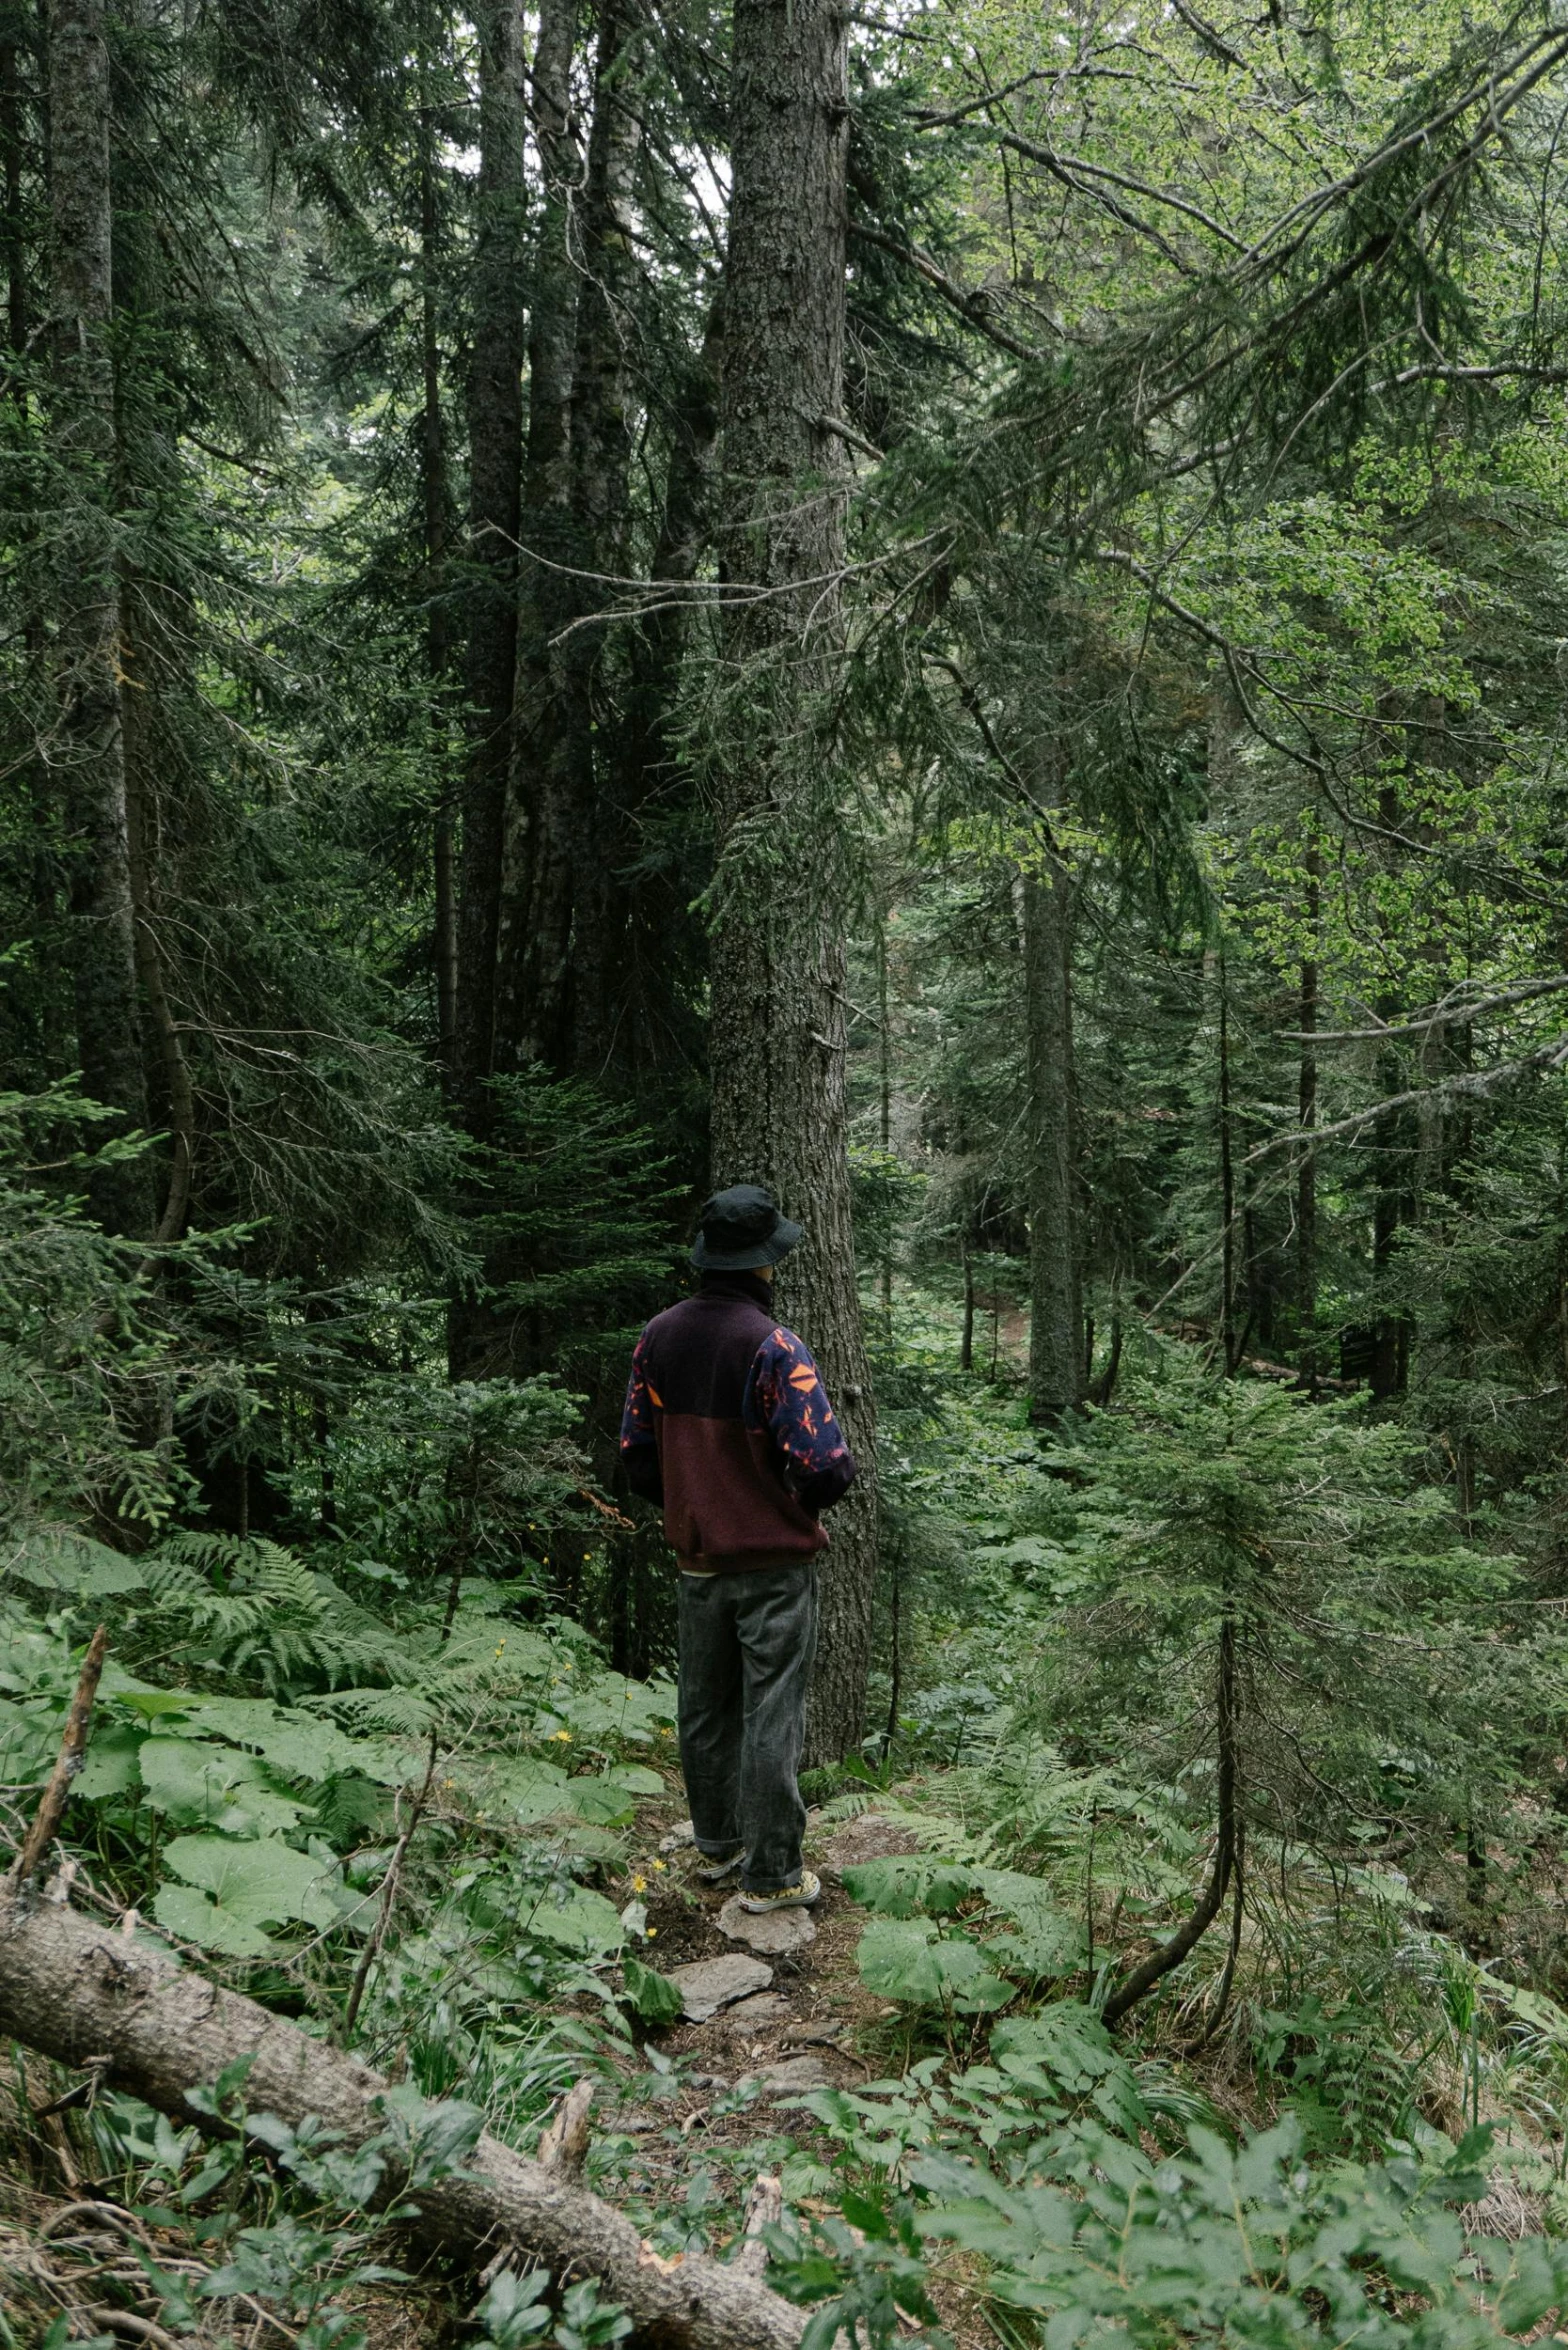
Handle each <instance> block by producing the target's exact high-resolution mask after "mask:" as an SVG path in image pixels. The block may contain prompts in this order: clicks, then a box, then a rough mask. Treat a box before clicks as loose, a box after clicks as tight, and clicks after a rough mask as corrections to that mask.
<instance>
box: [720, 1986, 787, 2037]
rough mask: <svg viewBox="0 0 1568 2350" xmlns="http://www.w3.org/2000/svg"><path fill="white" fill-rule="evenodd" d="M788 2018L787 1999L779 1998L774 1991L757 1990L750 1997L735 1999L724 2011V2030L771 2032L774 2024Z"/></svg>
mask: <svg viewBox="0 0 1568 2350" xmlns="http://www.w3.org/2000/svg"><path fill="white" fill-rule="evenodd" d="M788 2020H789V2001H788V2000H787V1999H781V1998H780V1997H779V1995H778V1993H777V1992H776V1991H758V1992H755V1993H754V1994H753V1995H752V1997H751V1998H750V1999H740V2000H737V2001H736V2003H735V2005H734V2006H733V2007H730V2008H726V2009H725V2011H724V2029H725V2030H726V2032H738V2033H749V2032H771V2031H772V2029H773V2027H774V2025H775V2024H782V2023H787V2022H788Z"/></svg>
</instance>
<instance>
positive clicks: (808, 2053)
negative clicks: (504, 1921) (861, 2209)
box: [639, 1813, 915, 2137]
mask: <svg viewBox="0 0 1568 2350" xmlns="http://www.w3.org/2000/svg"><path fill="white" fill-rule="evenodd" d="M670 1824H671V1823H664V1825H665V1826H666V1829H667V1828H668V1826H669V1825H670ZM914 1849H915V1844H914V1839H913V1838H912V1837H911V1836H910V1835H909V1834H908V1832H907V1830H905V1829H903V1828H901V1827H899V1826H897V1825H896V1824H895V1823H894V1822H893V1821H891V1820H884V1819H880V1818H878V1817H877V1816H876V1815H875V1814H874V1813H873V1814H868V1815H866V1816H865V1817H863V1818H861V1819H858V1820H853V1821H850V1822H848V1823H845V1824H840V1825H838V1826H836V1827H826V1826H824V1825H823V1824H822V1822H821V1821H820V1819H819V1818H818V1817H817V1816H816V1815H815V1814H813V1815H812V1817H811V1820H810V1822H809V1824H808V1828H807V1835H806V1863H807V1866H808V1867H810V1868H812V1869H814V1870H815V1871H816V1873H817V1875H818V1876H819V1877H820V1878H821V1880H822V1898H821V1900H820V1901H819V1902H818V1903H817V1904H816V1906H815V1908H814V1909H812V1910H811V1911H809V1912H807V1913H800V1912H796V1913H793V1914H794V1915H795V1916H801V1915H806V1916H809V1919H810V1925H811V1928H812V1929H813V1933H812V1938H811V1939H810V1940H807V1941H804V1942H803V1943H802V1944H801V1945H800V1947H798V1948H797V1949H793V1950H767V1949H764V1950H761V1951H759V1952H757V1953H756V1955H757V1957H758V1959H759V1961H760V1963H761V1965H764V1966H766V1967H768V1968H770V1969H771V1970H772V1980H771V1982H770V1983H768V1984H766V1985H765V1986H764V1987H761V1988H759V1989H758V1990H756V1991H754V1992H753V1993H752V1994H751V1995H750V1996H747V1997H742V1998H739V1999H735V2000H733V2001H731V2002H728V2003H726V2004H725V2005H724V2006H723V2007H721V2008H720V2009H719V2011H718V2012H717V2013H716V2014H714V2015H713V2016H711V2017H709V2018H708V2019H707V2020H706V2021H704V2022H701V2023H690V2022H682V2023H679V2024H675V2025H672V2026H670V2027H669V2028H668V2029H667V2030H665V2031H662V2032H658V2033H656V2034H654V2035H652V2037H653V2039H654V2041H655V2044H656V2045H657V2046H658V2047H659V2048H660V2049H662V2050H663V2051H664V2053H665V2054H666V2055H669V2056H683V2057H687V2058H690V2059H694V2060H696V2061H697V2064H698V2066H699V2067H700V2076H699V2081H698V2085H699V2086H700V2087H702V2088H705V2089H707V2090H709V2091H710V2092H711V2093H712V2094H714V2095H719V2094H722V2092H723V2091H724V2090H726V2089H729V2088H732V2087H734V2086H735V2084H736V2083H738V2082H740V2081H742V2080H745V2079H748V2078H755V2079H758V2080H759V2081H760V2082H761V2084H762V2088H763V2094H764V2096H765V2097H767V2098H772V2097H775V2096H790V2095H798V2094H799V2093H800V2092H801V2091H803V2090H805V2089H809V2088H817V2087H821V2086H824V2085H826V2084H832V2085H835V2086H842V2087H853V2086H854V2085H855V2084H856V2083H857V2082H859V2081H863V2080H865V2079H866V2078H867V2077H868V2074H869V2072H870V2070H871V2066H870V2064H869V2062H868V2060H867V2058H866V2057H865V2055H863V2054H862V2053H861V2052H860V2051H859V2050H858V2049H857V2046H856V2042H857V2039H858V2038H860V2037H861V2036H862V2035H863V2034H864V2033H865V2031H866V2030H867V2027H869V2026H871V2025H874V2024H875V2023H877V2022H879V2021H880V2020H881V2019H882V2018H883V2017H885V2016H887V2015H888V2014H889V2013H890V2012H891V2011H889V2010H888V2009H887V2007H886V2006H885V2005H884V2004H883V2003H882V2002H881V2001H879V2000H877V1999H874V1998H873V1997H872V1996H871V1995H870V1994H869V1993H868V1992H867V1991H866V1989H865V1987H864V1985H863V1984H862V1983H861V1980H860V1977H859V1975H858V1974H857V1972H856V1969H855V1948H856V1945H857V1943H858V1942H859V1940H860V1933H861V1928H862V1927H863V1926H864V1924H865V1922H866V1913H865V1911H864V1910H863V1909H860V1908H858V1907H857V1906H856V1904H855V1903H854V1902H852V1901H851V1900H850V1898H849V1895H848V1894H847V1893H846V1892H845V1890H844V1887H843V1883H842V1878H841V1872H842V1871H843V1870H844V1869H845V1868H848V1867H850V1866H851V1865H852V1864H853V1863H854V1862H856V1861H861V1860H871V1859H873V1858H876V1857H877V1856H878V1855H880V1854H883V1853H889V1852H905V1851H913V1850H914ZM663 1858H664V1861H665V1866H664V1868H663V1870H662V1871H659V1872H657V1873H654V1872H653V1871H652V1870H651V1867H650V1865H649V1864H646V1863H645V1864H643V1865H642V1867H641V1868H640V1870H639V1874H643V1875H645V1876H646V1879H647V1885H648V1891H647V1895H646V1898H647V1901H648V1922H649V1925H650V1926H651V1927H652V1928H653V1929H654V1938H653V1942H652V1946H651V1948H650V1950H649V1953H648V1955H649V1957H650V1958H651V1959H652V1960H653V1962H654V1963H655V1964H656V1965H657V1966H658V1968H659V1970H660V1972H661V1973H663V1974H677V1973H678V1970H680V1969H681V1968H683V1967H687V1966H690V1965H692V1964H693V1963H694V1962H701V1961H704V1960H712V1959H717V1958H721V1957H724V1956H726V1955H728V1954H741V1955H751V1953H750V1952H749V1951H748V1949H747V1945H746V1943H745V1942H743V1941H740V1940H735V1939H732V1938H731V1937H730V1936H729V1935H727V1934H725V1933H724V1932H723V1931H722V1929H721V1927H720V1924H719V1920H720V1916H721V1914H722V1913H723V1912H724V1911H725V1908H726V1904H727V1903H728V1902H729V1901H730V1900H731V1899H732V1897H733V1894H734V1884H733V1882H731V1883H730V1884H728V1885H724V1886H719V1887H709V1886H706V1885H703V1884H701V1883H700V1882H699V1880H698V1878H697V1874H696V1869H697V1855H696V1852H695V1850H694V1849H693V1848H692V1847H691V1846H690V1845H687V1846H685V1847H677V1848H676V1849H674V1850H673V1851H670V1852H668V1853H666V1854H664V1855H663ZM731 1914H732V1916H733V1913H731ZM789 1914H791V1913H786V1915H789ZM777 1922H778V1921H776V1920H771V1919H770V1920H761V1921H745V1923H746V1924H763V1925H765V1926H766V1925H774V1924H776V1923H777ZM758 1939H759V1940H761V1939H763V1937H760V1936H759V1937H758ZM802 2118H804V2117H791V2119H792V2120H794V2121H796V2122H797V2124H798V2121H799V2120H800V2119H802ZM716 2126H717V2127H724V2128H726V2131H727V2134H728V2132H729V2130H730V2129H733V2131H734V2134H738V2135H739V2136H742V2137H745V2136H748V2135H754V2134H755V2129H756V2117H755V2116H754V2115H753V2116H750V2117H748V2116H745V2115H737V2116H734V2117H726V2121H725V2123H724V2124H719V2125H716ZM781 2126H782V2125H781ZM809 2126H810V2125H809V2123H808V2124H807V2127H808V2128H809Z"/></svg>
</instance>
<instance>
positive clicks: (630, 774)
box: [585, 299, 723, 1116]
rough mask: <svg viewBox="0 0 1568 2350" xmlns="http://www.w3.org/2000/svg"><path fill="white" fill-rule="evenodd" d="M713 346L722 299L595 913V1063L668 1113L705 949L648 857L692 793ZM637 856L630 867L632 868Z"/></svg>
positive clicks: (675, 456)
mask: <svg viewBox="0 0 1568 2350" xmlns="http://www.w3.org/2000/svg"><path fill="white" fill-rule="evenodd" d="M722 347H723V304H722V300H721V299H716V300H715V301H714V303H713V304H712V306H711V308H710V310H709V313H708V323H707V329H706V332H705V334H704V337H703V342H702V348H701V350H700V351H699V352H698V353H697V354H696V355H695V356H694V358H693V359H692V361H691V364H690V366H689V368H688V369H687V371H686V376H685V380H684V382H683V383H682V385H681V387H680V391H679V394H678V397H677V400H676V404H675V410H674V415H673V418H672V431H671V442H670V457H669V465H668V469H667V471H666V474H665V482H664V509H663V515H662V518H661V521H660V526H659V537H658V542H657V544H656V545H655V547H654V551H653V578H654V579H655V580H656V581H660V582H663V583H664V585H663V586H662V587H660V588H659V589H658V590H656V600H655V602H654V606H653V609H652V610H651V611H650V612H648V613H647V614H646V615H645V617H644V618H643V619H642V620H641V622H640V623H639V624H638V626H637V628H636V629H635V631H634V632H633V635H632V639H631V645H630V651H629V662H628V667H629V672H630V674H629V677H628V680H627V688H626V699H625V703H624V706H623V708H622V712H621V723H620V728H619V741H618V744H617V765H618V770H619V773H618V784H617V796H616V806H615V810H614V822H615V826H616V831H615V836H614V842H613V844H612V848H611V852H610V855H609V856H608V857H607V859H606V860H605V863H604V867H603V882H602V888H603V891H604V896H603V899H602V902H601V904H600V908H599V913H598V920H599V925H600V931H601V938H602V945H601V949H600V955H599V962H600V967H601V969H602V970H603V972H604V973H605V974H606V976H607V980H608V982H609V983H610V985H612V986H613V988H614V990H615V992H614V994H613V995H611V996H608V999H607V1001H606V1002H605V1003H604V1004H603V1005H602V1006H601V1008H600V1009H599V1011H598V1013H597V1016H596V1017H597V1023H598V1026H599V1028H600V1029H601V1030H604V1031H607V1032H608V1034H609V1038H610V1043H609V1047H608V1051H607V1053H606V1054H605V1056H604V1057H603V1059H602V1060H601V1062H600V1064H599V1065H600V1066H604V1065H606V1063H607V1065H608V1067H609V1069H610V1070H611V1071H612V1072H613V1074H614V1076H615V1078H616V1079H617V1080H618V1082H619V1084H620V1085H621V1086H622V1087H623V1088H624V1089H625V1090H627V1091H630V1092H635V1093H639V1094H641V1096H642V1097H643V1098H644V1099H645V1100H647V1101H649V1102H654V1101H657V1102H658V1104H659V1108H660V1110H661V1112H662V1113H663V1114H664V1115H666V1116H667V1115H669V1113H670V1111H671V1109H672V1108H673V1107H674V1106H675V1104H677V1103H678V1102H679V1101H680V1100H681V1097H682V1096H683V1095H687V1096H689V1095H690V1093H691V1091H692V1090H693V1086H694V1084H695V1082H696V1080H697V1076H698V1073H699V1071H701V1069H702V1061H703V1044H704V1040H703V1038H702V1036H701V1033H700V1030H699V1028H698V1025H697V1019H696V1014H695V1011H694V1006H695V1005H696V1003H697V1001H698V999H699V997H700V995H701V990H702V983H703V979H704V977H705V974H706V968H707V951H708V949H707V935H706V931H705V928H704V926H703V925H702V923H701V922H700V921H699V920H698V919H697V918H696V917H695V916H694V915H693V913H692V908H691V901H692V899H693V897H694V896H695V895H696V887H695V884H694V881H693V877H692V876H690V875H689V874H688V873H687V872H686V870H685V868H684V866H683V865H682V863H681V862H680V860H679V859H678V858H671V859H670V860H669V862H668V864H666V862H665V861H664V860H662V859H655V858H653V857H650V853H649V852H650V850H651V849H653V847H654V845H655V842H656V840H657V838H658V828H659V826H660V825H661V822H663V821H664V820H666V819H668V818H670V817H672V816H675V815H676V814H678V812H679V811H680V809H681V808H682V806H683V805H684V804H687V803H688V802H689V798H690V794H691V791H692V788H693V787H692V779H691V776H690V772H689V770H688V769H687V768H686V767H685V766H684V764H683V762H682V761H681V759H680V756H679V753H678V750H677V747H676V745H675V743H674V742H673V741H672V739H671V721H672V718H673V716H674V712H675V708H676V700H677V696H678V693H679V690H680V681H681V669H682V663H683V660H684V656H685V651H686V644H687V640H688V637H689V634H690V613H689V611H688V610H687V609H686V608H685V607H684V606H683V604H682V603H681V601H680V600H679V590H680V588H681V586H682V585H683V584H684V583H685V582H687V581H689V580H691V579H694V578H695V577H696V573H697V566H698V564H699V563H700V562H701V561H702V558H703V555H704V554H705V552H706V551H707V548H708V546H709V544H710V543H711V539H712V535H713V524H714V490H715V475H716V470H717V466H716V458H717V449H718V437H719V372H720V354H721V351H722ZM634 864H640V870H638V871H637V872H636V873H635V875H629V873H628V868H630V867H632V866H633V865H634ZM585 1029H586V1023H585ZM704 1073H705V1072H704ZM682 1080H684V1083H683V1082H682Z"/></svg>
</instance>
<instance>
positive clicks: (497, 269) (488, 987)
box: [455, 0, 527, 1134]
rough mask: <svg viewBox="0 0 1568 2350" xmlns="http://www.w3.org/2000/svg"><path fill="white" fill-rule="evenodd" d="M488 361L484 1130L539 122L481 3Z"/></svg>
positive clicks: (475, 705) (479, 562) (476, 1095)
mask: <svg viewBox="0 0 1568 2350" xmlns="http://www.w3.org/2000/svg"><path fill="white" fill-rule="evenodd" d="M473 15H474V22H475V27H476V30H477V32H478V36H479V149H480V160H479V188H478V197H477V202H478V236H477V245H476V251H475V257H474V297H473V335H474V356H473V366H472V370H471V373H470V378H469V386H468V442H469V459H468V465H469V501H468V504H469V557H470V564H471V576H470V581H469V586H468V598H467V600H468V608H469V628H468V643H467V649H466V675H465V679H464V684H465V689H466V693H467V699H468V703H469V709H470V720H469V724H470V729H471V733H470V742H469V750H468V764H467V772H466V774H465V776H464V779H463V846H462V869H461V885H460V887H461V895H460V903H459V910H458V972H457V1035H456V1051H455V1064H456V1086H455V1093H456V1098H457V1101H458V1105H459V1108H460V1110H461V1112H462V1115H463V1117H464V1120H465V1122H466V1123H467V1124H468V1126H469V1128H470V1131H471V1132H474V1133H476V1134H482V1133H483V1132H484V1131H485V1128H486V1125H487V1122H488V1121H487V1114H486V1101H485V1091H484V1088H485V1082H486V1080H487V1079H488V1078H489V1077H490V1076H491V1075H492V1074H493V1073H494V1069H495V1058H496V943H497V930H498V925H499V921H500V901H501V860H502V838H503V830H504V816H505V805H506V779H507V767H508V762H509V758H510V753H511V738H512V686H513V670H514V666H515V661H516V651H517V537H518V523H519V518H520V514H519V508H520V498H521V479H522V371H523V348H524V340H525V328H526V310H525V285H524V268H523V229H524V221H525V217H526V208H527V187H526V180H525V161H526V153H527V117H526V112H525V108H524V101H523V72H524V64H523V8H522V0H481V4H480V5H478V6H476V7H475V9H474V11H473Z"/></svg>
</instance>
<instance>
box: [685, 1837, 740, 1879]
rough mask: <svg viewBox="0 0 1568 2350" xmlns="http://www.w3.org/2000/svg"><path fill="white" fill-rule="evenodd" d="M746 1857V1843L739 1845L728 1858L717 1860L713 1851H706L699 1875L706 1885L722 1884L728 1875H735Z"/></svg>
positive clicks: (698, 1871) (699, 1868)
mask: <svg viewBox="0 0 1568 2350" xmlns="http://www.w3.org/2000/svg"><path fill="white" fill-rule="evenodd" d="M745 1858H746V1847H745V1845H744V1844H739V1845H737V1846H736V1848H735V1850H734V1851H733V1852H732V1853H731V1854H730V1856H729V1858H728V1859H727V1860H715V1859H714V1857H713V1855H712V1853H711V1852H710V1853H706V1854H705V1855H704V1856H703V1859H702V1861H701V1863H700V1865H699V1867H698V1870H697V1875H698V1877H699V1879H700V1880H701V1882H702V1883H703V1884H704V1885H722V1884H723V1883H724V1880H725V1878H726V1877H733V1876H734V1874H735V1871H736V1870H737V1869H738V1868H739V1867H740V1865H741V1863H742V1862H743V1861H744V1859H745Z"/></svg>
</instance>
